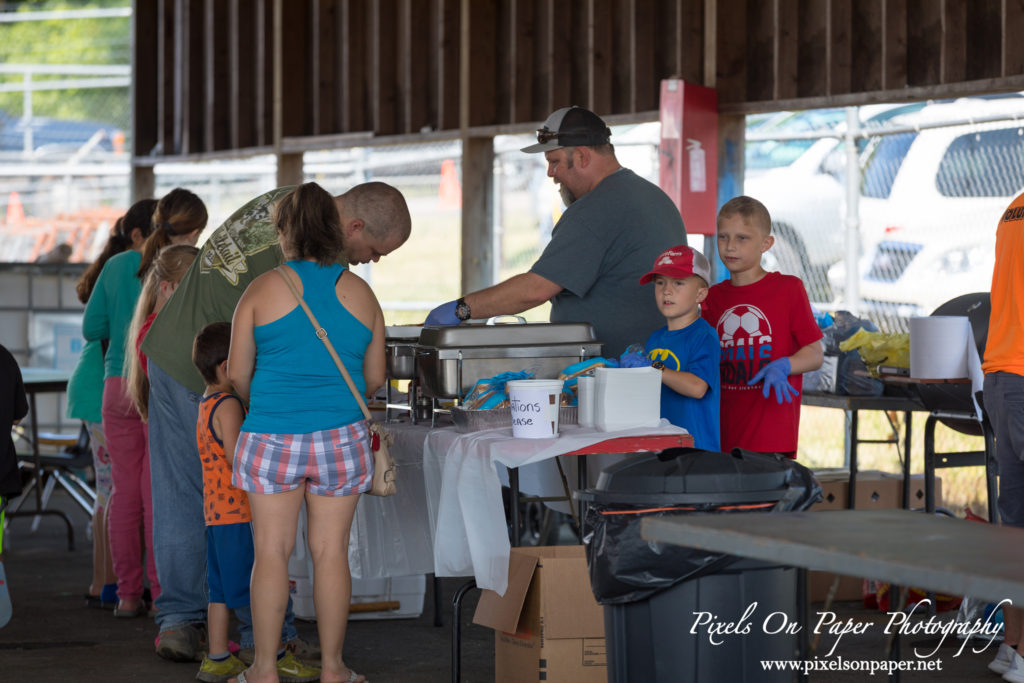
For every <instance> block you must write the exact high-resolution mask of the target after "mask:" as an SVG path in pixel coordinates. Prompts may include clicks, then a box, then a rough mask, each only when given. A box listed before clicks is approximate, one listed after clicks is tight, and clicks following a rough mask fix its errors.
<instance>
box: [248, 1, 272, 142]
mask: <svg viewBox="0 0 1024 683" xmlns="http://www.w3.org/2000/svg"><path fill="white" fill-rule="evenodd" d="M254 14H255V17H256V22H255V25H254V26H253V34H252V36H251V38H252V40H253V42H254V44H255V46H256V59H255V62H256V64H255V69H254V72H253V84H254V87H255V92H256V99H255V107H254V108H255V111H254V112H253V114H254V121H255V125H256V130H255V131H254V132H255V134H256V145H257V146H263V145H272V144H274V74H275V70H274V35H275V32H274V0H256V11H255V12H254Z"/></svg>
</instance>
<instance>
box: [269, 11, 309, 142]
mask: <svg viewBox="0 0 1024 683" xmlns="http://www.w3.org/2000/svg"><path fill="white" fill-rule="evenodd" d="M275 12H276V14H275V20H276V23H275V26H274V28H275V31H276V34H275V36H274V54H275V58H274V70H275V73H274V83H275V92H276V93H277V95H278V97H276V98H275V99H276V101H275V103H274V105H275V106H274V118H275V121H276V124H275V129H276V131H277V132H276V134H275V135H274V144H275V145H277V144H278V143H279V142H280V139H281V138H282V137H285V136H293V135H309V134H311V133H312V128H313V124H312V120H313V111H314V110H315V108H316V101H315V99H316V98H315V95H314V92H313V89H312V85H311V78H312V75H311V71H310V61H311V53H310V51H311V49H312V44H311V43H312V41H311V40H310V26H309V23H310V22H309V5H308V4H307V3H305V2H293V1H285V0H275Z"/></svg>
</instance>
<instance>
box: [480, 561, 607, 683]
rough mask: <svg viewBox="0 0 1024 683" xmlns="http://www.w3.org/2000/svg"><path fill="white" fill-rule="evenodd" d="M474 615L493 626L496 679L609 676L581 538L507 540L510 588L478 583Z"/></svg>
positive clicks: (600, 615) (585, 680)
mask: <svg viewBox="0 0 1024 683" xmlns="http://www.w3.org/2000/svg"><path fill="white" fill-rule="evenodd" d="M473 623H474V624H480V625H482V626H488V627H490V628H493V629H494V630H495V631H496V633H495V634H494V680H495V681H496V683H501V682H503V681H508V682H510V683H511V682H515V681H537V680H541V681H543V680H548V681H575V682H580V683H589V682H593V683H605V681H606V680H607V657H606V653H605V642H604V610H603V608H602V607H601V606H600V605H598V604H597V601H596V600H595V599H594V594H593V593H592V592H591V590H590V577H589V575H588V573H587V558H586V555H585V553H584V550H583V546H540V547H533V548H512V552H511V557H510V560H509V571H508V590H506V591H505V595H503V596H501V595H498V594H497V593H495V592H494V591H490V590H485V591H483V592H482V594H481V596H480V602H479V603H477V608H476V613H475V614H474V615H473Z"/></svg>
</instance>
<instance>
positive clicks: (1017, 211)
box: [981, 193, 1024, 683]
mask: <svg viewBox="0 0 1024 683" xmlns="http://www.w3.org/2000/svg"><path fill="white" fill-rule="evenodd" d="M981 368H982V370H984V371H985V385H984V390H983V396H984V401H985V409H986V411H987V412H988V417H989V420H990V421H991V422H992V429H993V431H994V433H995V437H996V461H997V462H998V464H999V517H1000V518H1001V521H1002V523H1003V524H1005V525H1007V526H1015V527H1024V447H1022V444H1024V193H1021V194H1020V195H1018V196H1017V198H1016V199H1014V200H1013V201H1012V202H1011V203H1010V206H1008V207H1007V208H1006V211H1004V212H1003V216H1002V218H1001V219H1000V220H999V224H998V225H997V227H996V263H995V268H993V270H992V312H991V313H990V314H989V321H988V339H987V341H986V343H985V360H984V362H983V363H982V364H981ZM993 521H995V520H993ZM1003 624H1004V629H1005V630H1004V632H1003V642H1002V644H1001V645H1000V646H999V651H998V652H997V653H996V657H995V659H993V660H992V661H991V662H990V663H989V665H988V668H989V669H991V670H992V671H994V672H995V673H998V674H1001V675H1002V676H1003V679H1004V680H1007V681H1011V683H1013V682H1016V683H1024V657H1021V655H1022V654H1024V633H1022V631H1024V608H1020V607H1011V606H1010V605H1004V606H1003Z"/></svg>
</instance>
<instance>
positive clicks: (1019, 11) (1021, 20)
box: [999, 0, 1024, 76]
mask: <svg viewBox="0 0 1024 683" xmlns="http://www.w3.org/2000/svg"><path fill="white" fill-rule="evenodd" d="M1001 23H1002V27H1003V34H1002V40H1001V41H1000V43H1001V46H1002V54H1001V55H1000V70H999V75H1000V76H1016V75H1017V74H1021V73H1024V40H1021V36H1024V0H1003V3H1002V22H1001Z"/></svg>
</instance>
